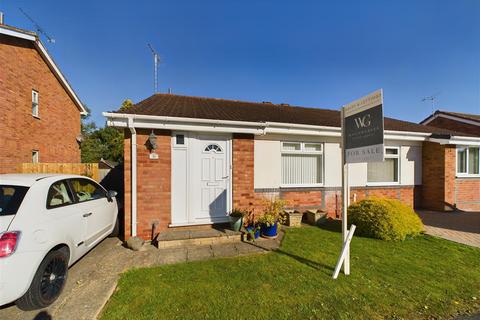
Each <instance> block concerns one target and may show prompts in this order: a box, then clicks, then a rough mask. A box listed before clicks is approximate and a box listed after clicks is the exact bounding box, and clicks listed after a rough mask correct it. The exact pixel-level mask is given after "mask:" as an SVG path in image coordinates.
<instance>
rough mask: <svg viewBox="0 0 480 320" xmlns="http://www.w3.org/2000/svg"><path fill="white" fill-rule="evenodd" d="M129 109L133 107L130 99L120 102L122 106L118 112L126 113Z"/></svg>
mask: <svg viewBox="0 0 480 320" xmlns="http://www.w3.org/2000/svg"><path fill="white" fill-rule="evenodd" d="M131 107H133V102H132V100H130V99H125V100H124V101H123V102H122V105H121V106H120V110H119V111H126V110H128V109H130V108H131Z"/></svg>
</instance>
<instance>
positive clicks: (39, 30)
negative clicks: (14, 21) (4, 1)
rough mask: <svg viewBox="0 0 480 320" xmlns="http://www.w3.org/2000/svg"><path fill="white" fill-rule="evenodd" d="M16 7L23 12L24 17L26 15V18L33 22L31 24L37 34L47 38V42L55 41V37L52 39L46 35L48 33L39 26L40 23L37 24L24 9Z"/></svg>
mask: <svg viewBox="0 0 480 320" xmlns="http://www.w3.org/2000/svg"><path fill="white" fill-rule="evenodd" d="M18 9H19V10H20V11H21V12H22V13H23V15H24V16H25V17H27V19H28V20H30V22H32V23H33V26H34V27H35V30H36V31H37V32H38V33H39V34H42V35H44V36H45V38H47V41H48V42H49V43H55V39H53V38H52V37H50V36H49V35H48V33H47V32H45V30H44V29H43V28H42V27H40V25H39V24H38V23H37V22H36V21H35V20H33V18H32V17H30V16H29V15H28V14H27V13H26V12H25V11H23V9H22V8H18Z"/></svg>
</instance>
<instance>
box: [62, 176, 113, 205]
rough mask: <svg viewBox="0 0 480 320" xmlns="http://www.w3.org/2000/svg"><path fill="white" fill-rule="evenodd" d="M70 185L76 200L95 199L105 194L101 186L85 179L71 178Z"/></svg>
mask: <svg viewBox="0 0 480 320" xmlns="http://www.w3.org/2000/svg"><path fill="white" fill-rule="evenodd" d="M70 185H71V186H72V191H73V193H74V194H75V197H76V198H77V201H78V202H85V201H89V200H96V199H100V198H104V197H105V196H106V193H105V190H104V189H103V188H102V187H100V186H99V185H98V184H96V183H94V182H93V181H90V180H87V179H72V180H70Z"/></svg>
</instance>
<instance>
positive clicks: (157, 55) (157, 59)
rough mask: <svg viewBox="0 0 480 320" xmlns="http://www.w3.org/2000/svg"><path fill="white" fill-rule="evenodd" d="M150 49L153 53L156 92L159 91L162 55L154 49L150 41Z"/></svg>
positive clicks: (154, 88) (154, 87)
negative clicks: (159, 71)
mask: <svg viewBox="0 0 480 320" xmlns="http://www.w3.org/2000/svg"><path fill="white" fill-rule="evenodd" d="M148 47H149V48H150V51H152V55H153V90H154V93H157V92H158V64H159V63H160V55H159V54H158V53H157V51H155V49H153V47H152V46H151V45H150V43H148Z"/></svg>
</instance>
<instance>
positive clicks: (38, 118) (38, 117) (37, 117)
mask: <svg viewBox="0 0 480 320" xmlns="http://www.w3.org/2000/svg"><path fill="white" fill-rule="evenodd" d="M32 117H33V118H35V119H37V120H40V116H35V115H33V114H32Z"/></svg>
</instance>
